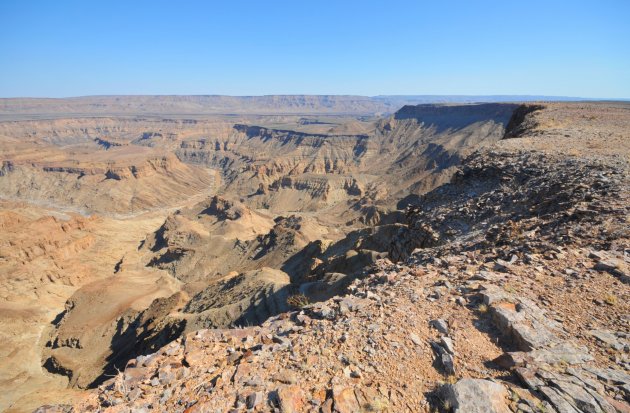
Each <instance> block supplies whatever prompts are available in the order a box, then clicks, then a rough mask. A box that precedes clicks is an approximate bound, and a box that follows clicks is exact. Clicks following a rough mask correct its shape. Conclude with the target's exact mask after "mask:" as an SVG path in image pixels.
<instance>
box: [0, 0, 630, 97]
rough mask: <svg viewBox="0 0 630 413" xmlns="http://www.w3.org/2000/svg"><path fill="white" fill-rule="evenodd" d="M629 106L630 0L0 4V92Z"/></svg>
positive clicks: (23, 0)
mask: <svg viewBox="0 0 630 413" xmlns="http://www.w3.org/2000/svg"><path fill="white" fill-rule="evenodd" d="M301 93H308V94H360V95H377V94H476V95H488V94H532V95H564V96H580V97H600V98H604V97H605V98H630V1H628V0H617V1H614V0H592V1H582V0H566V1H560V0H558V1H554V0H546V1H538V0H529V1H525V2H523V1H511V0H500V1H483V0H476V1H473V0H470V1H446V0H445V1H420V0H416V1H394V0H389V1H366V0H364V1H343V0H336V1H300V0H292V1H273V0H267V1H264V0H257V1H236V0H230V1H210V0H208V1H185V0H179V1H175V0H173V1H168V2H167V1H159V0H151V1H134V0H127V1H114V0H109V1H107V0H82V1H64V0H49V1H29V0H0V96H2V97H15V96H50V97H63V96H80V95H95V94H230V95H260V94H301Z"/></svg>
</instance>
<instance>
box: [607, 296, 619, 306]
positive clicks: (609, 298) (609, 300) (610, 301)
mask: <svg viewBox="0 0 630 413" xmlns="http://www.w3.org/2000/svg"><path fill="white" fill-rule="evenodd" d="M604 302H605V303H606V304H608V305H616V304H617V296H616V295H614V294H608V295H607V296H606V297H604Z"/></svg>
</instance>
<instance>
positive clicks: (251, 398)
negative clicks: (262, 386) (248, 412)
mask: <svg viewBox="0 0 630 413" xmlns="http://www.w3.org/2000/svg"><path fill="white" fill-rule="evenodd" d="M264 397H265V396H264V393H263V392H261V391H257V392H254V393H251V394H250V395H248V396H247V400H246V405H247V408H248V409H253V408H255V407H256V406H258V405H259V404H260V403H262V402H263V400H264Z"/></svg>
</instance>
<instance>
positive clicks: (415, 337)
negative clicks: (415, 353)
mask: <svg viewBox="0 0 630 413" xmlns="http://www.w3.org/2000/svg"><path fill="white" fill-rule="evenodd" d="M409 339H410V340H411V341H412V342H413V344H415V345H416V346H419V345H420V344H422V340H420V337H418V335H417V334H416V333H409Z"/></svg>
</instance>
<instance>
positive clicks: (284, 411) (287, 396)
mask: <svg viewBox="0 0 630 413" xmlns="http://www.w3.org/2000/svg"><path fill="white" fill-rule="evenodd" d="M276 393H277V396H278V404H279V407H280V412H281V413H298V412H302V411H303V410H304V404H305V399H304V392H303V391H302V389H301V388H300V387H299V386H297V385H295V384H292V385H289V386H282V387H279V388H278V390H277V392H276Z"/></svg>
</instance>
